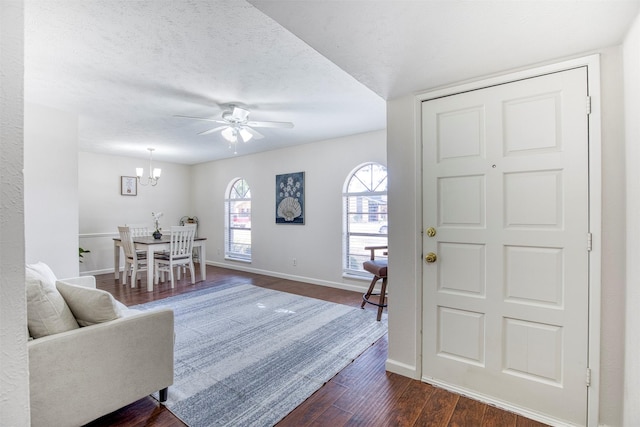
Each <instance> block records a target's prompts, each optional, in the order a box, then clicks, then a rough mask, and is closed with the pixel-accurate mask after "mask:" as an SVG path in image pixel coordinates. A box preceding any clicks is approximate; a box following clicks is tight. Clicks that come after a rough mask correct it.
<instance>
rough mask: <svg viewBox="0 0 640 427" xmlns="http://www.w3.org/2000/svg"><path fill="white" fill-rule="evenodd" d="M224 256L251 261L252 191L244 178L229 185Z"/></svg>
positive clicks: (226, 203)
mask: <svg viewBox="0 0 640 427" xmlns="http://www.w3.org/2000/svg"><path fill="white" fill-rule="evenodd" d="M224 255H225V257H226V258H231V259H238V260H243V261H251V190H250V189H249V184H248V183H247V181H245V180H244V179H243V178H238V179H236V180H234V181H232V182H231V183H230V184H229V191H228V192H227V197H226V199H225V251H224Z"/></svg>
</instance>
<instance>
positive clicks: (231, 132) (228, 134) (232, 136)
mask: <svg viewBox="0 0 640 427" xmlns="http://www.w3.org/2000/svg"><path fill="white" fill-rule="evenodd" d="M220 134H221V135H222V137H223V138H224V139H226V140H227V141H229V142H236V141H237V140H238V135H237V133H236V130H235V129H234V128H232V127H231V126H229V127H228V128H226V129H224V130H223V131H222V132H220Z"/></svg>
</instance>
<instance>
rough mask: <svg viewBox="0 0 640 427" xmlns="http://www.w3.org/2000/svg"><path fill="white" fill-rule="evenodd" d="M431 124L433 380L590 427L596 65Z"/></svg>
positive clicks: (474, 102) (427, 337)
mask: <svg viewBox="0 0 640 427" xmlns="http://www.w3.org/2000/svg"><path fill="white" fill-rule="evenodd" d="M422 114H423V115H422V132H423V159H422V160H423V201H424V205H423V225H424V228H425V233H424V238H423V251H424V255H425V256H426V255H427V254H428V253H433V254H435V255H436V260H435V261H434V262H426V261H423V262H424V264H423V296H424V300H423V366H422V372H423V379H424V380H425V381H427V382H432V383H435V384H440V385H443V386H445V387H449V388H452V389H454V390H458V391H460V392H465V393H468V394H469V395H471V396H476V397H479V398H484V399H486V400H488V401H492V402H495V403H497V404H502V406H506V407H512V408H516V409H521V410H522V412H523V413H526V414H530V415H531V414H540V415H541V416H543V417H548V418H551V419H556V420H562V421H565V422H567V423H572V424H579V425H585V424H586V420H587V382H586V377H587V357H588V347H587V346H588V303H589V301H588V295H589V280H588V278H589V275H588V273H589V251H588V236H589V227H588V225H589V223H588V220H589V210H588V203H589V200H588V195H589V187H588V186H589V170H588V154H589V153H588V149H589V146H588V142H589V140H588V122H587V119H588V117H587V115H588V113H587V71H586V67H581V68H576V69H573V70H569V71H563V72H557V73H553V74H548V75H545V76H541V77H536V78H530V79H524V80H520V81H516V82H513V83H509V84H503V85H497V86H493V87H489V88H485V89H480V90H474V91H471V92H467V93H462V94H457V95H452V96H447V97H443V98H439V99H435V100H429V101H425V102H423V103H422ZM429 227H432V228H433V231H435V235H433V236H430V235H429V234H432V233H427V232H426V230H427V228H429ZM432 261H433V260H432Z"/></svg>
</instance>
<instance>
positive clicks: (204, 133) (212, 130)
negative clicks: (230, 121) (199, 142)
mask: <svg viewBox="0 0 640 427" xmlns="http://www.w3.org/2000/svg"><path fill="white" fill-rule="evenodd" d="M226 127H227V126H218V127H215V128H213V129H209V130H205V131H204V132H200V133H199V134H198V135H209V134H210V133H213V132H216V131H219V130H222V129H224V128H226Z"/></svg>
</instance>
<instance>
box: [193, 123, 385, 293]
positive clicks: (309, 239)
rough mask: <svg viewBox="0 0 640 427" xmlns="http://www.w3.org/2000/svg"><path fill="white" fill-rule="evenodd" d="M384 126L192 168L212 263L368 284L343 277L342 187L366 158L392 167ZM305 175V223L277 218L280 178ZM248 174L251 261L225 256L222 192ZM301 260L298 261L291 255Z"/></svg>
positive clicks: (339, 282) (325, 281)
mask: <svg viewBox="0 0 640 427" xmlns="http://www.w3.org/2000/svg"><path fill="white" fill-rule="evenodd" d="M385 147H386V139H385V132H384V131H378V132H372V133H366V134H360V135H355V136H349V137H345V138H339V139H333V140H329V141H321V142H316V143H310V144H304V145H301V146H297V147H292V148H287V149H283V150H274V151H268V152H264V153H259V154H254V155H248V156H238V157H234V158H232V159H227V160H221V161H216V162H210V163H204V164H200V165H196V166H194V167H193V177H192V186H193V188H194V212H195V215H197V216H198V218H199V220H200V231H201V232H200V235H202V236H205V237H207V239H208V240H207V261H209V262H211V263H213V264H215V265H221V266H226V267H230V268H240V269H244V270H247V271H253V272H258V273H263V274H269V275H273V276H277V277H284V278H290V279H293V280H301V281H306V282H310V283H317V284H323V285H327V286H333V287H340V288H344V289H358V290H361V289H363V287H364V286H365V283H366V282H363V281H361V280H353V279H347V278H343V277H342V258H341V249H340V248H342V191H343V186H344V182H345V180H346V178H347V176H348V175H349V173H350V172H352V171H353V169H355V168H356V167H357V166H358V165H361V164H362V163H365V162H369V161H373V162H378V163H381V164H383V165H386V153H385V150H386V148H385ZM291 172H304V173H305V187H306V193H305V203H306V207H305V224H304V225H293V224H276V223H275V194H276V193H275V176H276V175H277V174H284V173H291ZM238 177H242V178H245V179H246V180H247V182H248V183H249V186H250V188H251V210H252V222H251V233H252V248H251V249H252V262H251V264H246V263H241V262H237V261H229V260H225V259H224V198H225V193H226V190H227V187H228V185H229V183H230V182H231V181H232V180H233V179H234V178H238ZM293 258H296V260H297V265H296V266H293V263H292V259H293Z"/></svg>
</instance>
